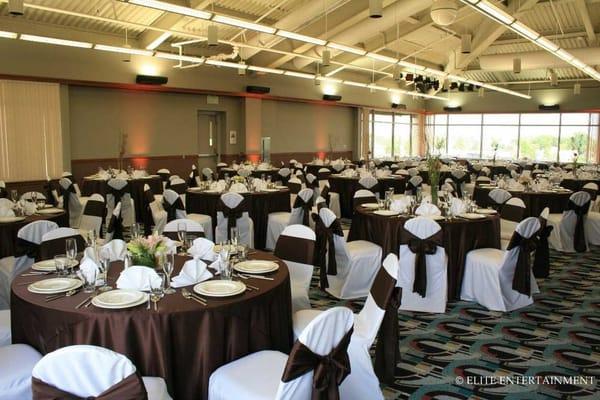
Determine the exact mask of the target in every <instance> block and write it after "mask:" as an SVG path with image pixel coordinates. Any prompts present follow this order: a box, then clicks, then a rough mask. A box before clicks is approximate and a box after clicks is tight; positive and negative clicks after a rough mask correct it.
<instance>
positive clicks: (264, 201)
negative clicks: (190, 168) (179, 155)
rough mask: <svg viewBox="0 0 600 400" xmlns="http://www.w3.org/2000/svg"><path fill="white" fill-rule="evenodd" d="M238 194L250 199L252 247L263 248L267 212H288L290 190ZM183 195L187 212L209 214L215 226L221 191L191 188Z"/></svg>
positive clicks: (267, 217)
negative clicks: (252, 230) (252, 224)
mask: <svg viewBox="0 0 600 400" xmlns="http://www.w3.org/2000/svg"><path fill="white" fill-rule="evenodd" d="M240 194H241V195H242V196H244V197H247V198H249V199H250V201H249V202H248V206H249V210H248V214H249V216H250V218H251V219H252V221H253V222H254V247H255V248H257V249H264V248H265V246H266V242H267V223H268V220H269V213H272V212H280V211H284V212H290V210H291V206H290V191H289V189H281V190H278V191H276V192H248V193H240ZM185 197H186V210H187V212H188V213H190V214H191V213H196V214H204V215H210V216H211V218H212V226H213V230H214V229H215V228H216V227H217V204H218V202H219V198H220V197H221V193H215V192H208V191H198V190H194V189H192V190H188V191H187V193H186V196H185ZM213 234H214V232H213ZM213 237H215V236H213Z"/></svg>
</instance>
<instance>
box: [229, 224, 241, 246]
mask: <svg viewBox="0 0 600 400" xmlns="http://www.w3.org/2000/svg"><path fill="white" fill-rule="evenodd" d="M239 235H240V234H239V231H238V228H237V227H235V226H234V227H233V228H231V248H237V244H238V242H239V240H240V237H239Z"/></svg>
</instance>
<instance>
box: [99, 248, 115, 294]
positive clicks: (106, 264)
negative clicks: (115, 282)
mask: <svg viewBox="0 0 600 400" xmlns="http://www.w3.org/2000/svg"><path fill="white" fill-rule="evenodd" d="M100 266H101V269H102V271H101V272H102V276H103V278H104V279H103V281H104V284H103V285H102V286H101V287H100V289H99V290H100V291H101V292H107V291H109V290H112V286H110V285H109V284H108V269H109V268H110V257H108V255H107V254H100Z"/></svg>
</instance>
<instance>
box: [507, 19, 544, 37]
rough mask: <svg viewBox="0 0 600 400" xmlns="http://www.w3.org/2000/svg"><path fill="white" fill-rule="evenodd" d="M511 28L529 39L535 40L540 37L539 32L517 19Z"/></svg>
mask: <svg viewBox="0 0 600 400" xmlns="http://www.w3.org/2000/svg"><path fill="white" fill-rule="evenodd" d="M510 28H511V29H512V30H513V31H515V32H517V33H518V34H519V35H521V36H525V38H527V39H529V40H535V39H537V38H539V37H540V34H539V33H537V32H536V31H534V30H533V29H531V28H530V27H528V26H527V25H525V24H523V23H521V22H519V21H516V22H515V23H514V24H512V25H511V26H510Z"/></svg>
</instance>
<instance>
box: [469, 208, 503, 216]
mask: <svg viewBox="0 0 600 400" xmlns="http://www.w3.org/2000/svg"><path fill="white" fill-rule="evenodd" d="M475 212H476V213H477V214H482V215H494V214H496V213H497V212H498V211H496V210H491V209H489V208H479V209H477V211H475Z"/></svg>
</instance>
